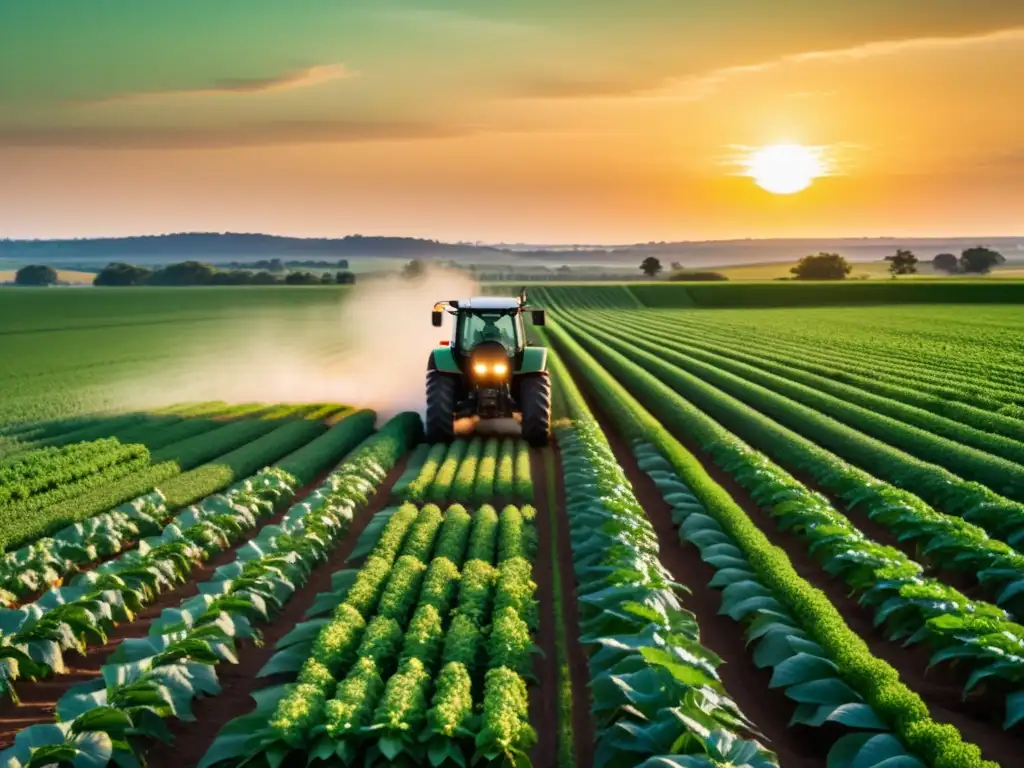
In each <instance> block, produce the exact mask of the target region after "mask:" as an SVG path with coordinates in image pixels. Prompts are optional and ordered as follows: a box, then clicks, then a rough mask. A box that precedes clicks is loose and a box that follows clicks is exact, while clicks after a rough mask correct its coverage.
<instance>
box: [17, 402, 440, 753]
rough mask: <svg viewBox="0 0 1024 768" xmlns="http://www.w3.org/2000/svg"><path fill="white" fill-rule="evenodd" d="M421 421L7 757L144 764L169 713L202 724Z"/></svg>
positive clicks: (333, 486)
mask: <svg viewBox="0 0 1024 768" xmlns="http://www.w3.org/2000/svg"><path fill="white" fill-rule="evenodd" d="M421 429H422V427H421V426H420V422H419V417H418V416H416V415H415V414H409V413H405V414H400V415H399V416H396V417H395V418H394V419H392V420H391V421H389V422H388V424H386V425H385V426H384V427H383V428H382V429H381V430H380V431H379V432H378V433H377V434H375V435H374V436H372V437H370V438H369V439H367V440H366V441H365V442H364V443H362V444H361V445H360V446H359V447H358V448H357V449H356V450H355V451H354V452H353V453H352V454H351V455H349V456H348V457H347V458H346V460H345V461H344V462H343V463H342V464H341V465H340V466H339V467H338V468H337V469H336V470H335V471H334V472H332V473H331V474H330V475H329V476H328V477H327V478H326V479H325V480H324V482H323V484H322V485H321V486H320V487H319V488H318V489H317V490H316V491H314V492H313V493H311V494H309V496H307V497H306V498H305V499H304V500H303V501H302V502H300V503H298V504H295V505H294V506H292V507H291V509H290V510H289V511H288V513H287V514H286V515H285V516H284V517H283V518H282V519H281V521H280V522H279V523H278V524H277V525H274V526H266V527H264V528H263V530H262V531H261V532H260V534H259V535H258V536H257V537H256V538H255V539H254V540H252V541H250V542H249V543H248V544H246V545H245V546H243V547H241V548H239V549H238V550H237V552H236V559H235V561H234V562H232V563H229V564H227V565H224V566H222V567H220V568H218V569H217V570H216V571H215V572H214V574H213V575H212V577H211V578H210V579H209V580H208V581H206V582H204V583H203V584H200V585H199V590H200V594H199V595H197V596H195V597H191V598H188V599H186V600H185V601H184V602H183V603H182V604H181V605H180V606H179V607H177V608H173V609H165V610H164V611H163V613H162V614H161V615H160V617H159V618H158V619H157V620H156V621H154V622H153V623H152V625H151V626H150V630H149V634H148V635H147V636H145V637H139V638H127V639H125V640H124V641H123V642H122V643H121V644H119V645H118V647H117V649H116V650H115V651H114V652H113V653H112V654H111V655H110V657H109V659H108V663H107V664H105V665H104V666H103V668H102V670H101V673H102V674H101V675H100V676H99V677H98V678H97V679H96V680H95V681H93V682H91V683H85V684H83V685H80V686H76V687H75V688H72V689H70V690H69V691H68V692H67V693H66V694H65V695H64V696H62V697H61V698H60V700H59V701H58V702H57V706H56V716H57V723H56V724H54V725H36V726H32V727H30V728H27V729H24V730H23V731H21V732H20V733H19V734H18V735H17V737H16V738H15V742H14V745H13V746H12V747H11V748H10V749H8V750H7V751H6V752H5V753H3V754H0V762H3V764H5V765H8V766H12V768H16V767H19V766H27V765H29V763H30V762H31V761H33V760H34V761H37V762H38V761H43V760H44V759H45V757H46V756H50V755H52V756H56V755H61V756H62V758H63V759H64V760H66V761H67V762H70V763H74V764H76V765H77V764H88V765H91V766H96V767H97V768H102V766H105V765H107V764H110V763H114V764H117V765H135V764H139V762H140V760H141V758H142V754H141V753H140V750H141V749H142V743H141V740H142V739H143V738H149V739H154V738H155V739H165V738H166V734H167V732H166V728H165V726H163V724H162V723H161V721H162V720H163V719H165V718H169V717H177V718H180V719H182V720H192V719H194V715H192V711H191V701H192V699H194V698H196V697H199V696H212V695H217V694H218V693H219V692H220V690H221V686H220V684H219V682H218V681H217V675H216V669H215V668H216V666H217V665H218V664H220V663H221V662H224V661H227V662H229V663H233V662H236V661H237V655H238V652H239V648H238V645H237V644H238V642H239V641H241V640H258V632H257V631H256V629H255V628H254V626H253V625H254V623H255V622H258V621H267V620H272V618H273V616H274V615H275V614H276V613H277V612H279V611H280V610H281V608H282V607H283V606H284V604H285V603H287V601H288V600H290V599H291V597H292V596H293V595H294V593H295V591H296V590H297V589H298V588H299V587H300V586H302V584H304V583H305V582H306V581H307V579H308V578H309V575H310V572H311V571H312V569H313V568H314V567H316V566H317V565H320V564H322V563H323V562H324V561H325V560H326V558H327V555H328V553H329V552H330V551H331V549H332V548H333V547H334V546H335V545H336V544H337V543H338V541H339V540H340V539H341V537H343V536H344V534H345V533H346V532H347V531H348V527H349V525H350V523H351V522H352V519H353V516H354V514H355V513H356V511H358V510H359V509H360V508H362V507H364V506H365V505H366V504H367V503H368V499H369V497H370V496H371V495H372V494H373V492H374V491H375V489H376V488H377V487H378V486H379V485H380V483H381V482H382V481H383V480H384V478H385V476H386V475H387V473H388V471H389V470H390V469H391V468H392V467H393V466H394V465H395V463H396V462H397V461H398V459H399V457H400V456H401V455H402V454H403V453H404V452H405V451H406V450H407V448H408V446H409V445H410V444H411V443H412V442H414V441H415V440H417V439H418V438H419V433H420V431H421ZM332 431H333V430H332ZM328 434H330V433H328ZM325 437H326V436H325ZM339 447H340V444H339ZM321 455H323V454H321ZM304 461H305V467H306V470H307V472H316V471H319V467H320V465H321V459H320V458H317V457H316V454H315V453H314V452H313V451H310V452H307V454H306V457H305V460H304ZM298 463H299V460H298V459H296V460H295V462H294V464H295V465H296V466H297V465H298ZM214 524H215V523H214ZM221 533H222V534H224V535H227V534H228V531H227V530H226V529H223V530H222V531H221ZM129 734H130V735H131V736H132V738H131V740H129V739H127V738H126V737H127V736H128V735H129Z"/></svg>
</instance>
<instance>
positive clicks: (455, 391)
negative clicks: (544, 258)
mask: <svg viewBox="0 0 1024 768" xmlns="http://www.w3.org/2000/svg"><path fill="white" fill-rule="evenodd" d="M526 312H529V313H530V318H531V321H532V323H533V325H538V326H540V325H544V310H543V309H534V308H528V307H527V306H526V290H525V289H524V290H523V291H521V292H520V294H519V296H518V297H513V298H505V297H498V296H479V297H475V298H470V299H459V300H457V301H439V302H437V303H436V304H434V309H433V312H432V313H431V322H432V323H433V325H434V327H435V328H440V327H441V324H442V321H443V319H444V315H445V313H448V314H450V315H452V316H453V322H452V335H451V339H450V340H449V341H442V342H441V345H440V346H439V347H437V348H435V349H434V351H433V352H431V354H430V358H429V359H428V360H427V414H426V434H427V439H428V440H429V441H431V442H448V441H450V440H452V439H453V437H454V436H455V420H456V419H462V418H467V417H472V416H476V417H478V418H480V419H499V418H514V417H515V414H516V413H518V414H520V422H521V426H522V436H523V438H524V439H525V440H526V441H527V442H528V443H529V444H530V445H532V446H535V447H538V446H544V445H547V443H548V440H549V438H550V435H551V381H550V379H549V377H548V368H547V353H548V351H547V349H546V348H544V347H537V346H533V345H532V344H529V343H528V342H527V340H526V332H525V328H524V327H523V315H524V314H525V313H526Z"/></svg>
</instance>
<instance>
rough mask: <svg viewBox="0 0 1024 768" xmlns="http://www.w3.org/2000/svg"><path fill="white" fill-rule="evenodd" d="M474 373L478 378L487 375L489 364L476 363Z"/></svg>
mask: <svg viewBox="0 0 1024 768" xmlns="http://www.w3.org/2000/svg"><path fill="white" fill-rule="evenodd" d="M473 373H475V374H476V375H477V376H483V375H484V374H486V373H487V364H486V363H476V364H475V365H474V366H473Z"/></svg>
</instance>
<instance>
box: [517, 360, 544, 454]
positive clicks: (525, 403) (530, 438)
mask: <svg viewBox="0 0 1024 768" xmlns="http://www.w3.org/2000/svg"><path fill="white" fill-rule="evenodd" d="M519 405H520V409H521V411H522V414H523V439H524V440H526V442H528V443H529V444H530V445H532V446H533V447H535V448H541V447H543V446H545V445H547V444H548V442H549V440H550V439H551V379H550V378H549V377H548V373H547V371H544V372H542V373H539V374H537V375H534V376H527V377H526V378H524V379H523V381H522V382H521V383H520V385H519Z"/></svg>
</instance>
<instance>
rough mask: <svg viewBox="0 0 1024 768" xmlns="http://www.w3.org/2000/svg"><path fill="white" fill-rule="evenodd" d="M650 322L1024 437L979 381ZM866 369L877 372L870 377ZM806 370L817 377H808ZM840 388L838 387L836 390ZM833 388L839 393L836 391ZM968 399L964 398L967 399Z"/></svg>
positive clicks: (662, 320)
mask: <svg viewBox="0 0 1024 768" xmlns="http://www.w3.org/2000/svg"><path fill="white" fill-rule="evenodd" d="M646 321H647V323H651V324H655V325H656V326H657V327H659V328H664V329H665V330H668V331H671V332H672V333H673V335H675V336H676V338H685V339H686V340H687V343H688V344H693V345H696V346H700V347H701V348H703V349H709V350H711V351H715V352H718V353H719V354H721V355H725V356H728V357H732V358H733V359H736V360H739V361H741V362H747V363H752V364H754V365H760V364H762V363H768V364H771V365H772V366H773V367H771V368H770V369H769V370H772V371H773V372H774V373H778V374H780V375H783V376H786V377H788V378H794V379H796V380H800V381H805V382H812V381H813V382H822V385H821V386H820V387H819V388H822V389H825V384H824V382H825V381H827V382H837V383H843V384H847V385H852V386H854V387H856V388H858V389H861V390H866V391H868V392H874V393H875V394H878V395H882V396H883V397H885V398H889V399H891V400H898V401H900V402H903V403H906V404H907V405H911V406H914V407H916V408H923V409H925V410H928V411H931V412H932V413H936V414H938V415H940V416H945V417H947V418H949V419H953V420H955V421H958V422H961V423H963V424H968V425H970V426H972V427H975V428H976V429H981V430H984V431H985V432H990V433H993V434H996V435H1002V436H1004V437H1009V438H1012V439H1014V440H1017V441H1024V422H1021V421H1020V420H1019V419H1014V418H1011V417H1010V416H1005V415H1003V414H1000V413H997V412H996V411H998V410H999V408H1001V407H1003V405H1004V404H1003V402H1002V401H999V400H997V399H994V398H992V399H989V401H988V402H986V403H983V405H984V407H981V406H980V405H979V404H978V403H977V402H976V400H977V398H979V397H982V398H984V397H985V395H984V394H983V393H982V392H980V391H979V390H978V385H977V382H974V381H968V382H964V383H963V384H958V383H957V382H956V381H951V380H950V379H949V377H948V375H947V377H946V379H945V383H944V385H931V384H929V383H928V382H926V381H925V382H922V381H917V380H912V379H911V378H910V375H911V374H913V371H914V370H915V369H914V368H913V367H911V364H906V365H903V364H894V363H892V362H879V361H861V362H859V363H858V362H857V360H856V359H849V360H848V359H847V358H846V356H845V353H844V351H843V350H836V349H828V350H823V351H821V352H817V351H815V349H814V348H808V347H807V346H801V345H799V344H796V343H785V342H780V341H778V340H775V339H765V338H763V337H762V338H758V340H757V344H756V346H754V345H752V344H750V343H749V340H748V339H746V338H745V337H743V336H742V335H740V336H737V334H736V333H735V332H732V331H730V330H726V329H721V328H717V327H711V326H705V325H702V324H700V323H696V322H692V321H689V320H688V321H687V322H686V323H685V324H683V323H681V322H679V321H678V319H676V318H674V317H672V316H666V315H663V314H661V313H658V314H654V315H652V316H650V317H648V318H646ZM865 371H871V373H870V375H868V374H867V373H865ZM802 373H805V374H808V375H809V376H811V377H813V378H810V379H808V378H804V377H803V376H802V375H801V374H802ZM834 391H838V390H834ZM834 391H833V392H834ZM961 401H964V402H961Z"/></svg>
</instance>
